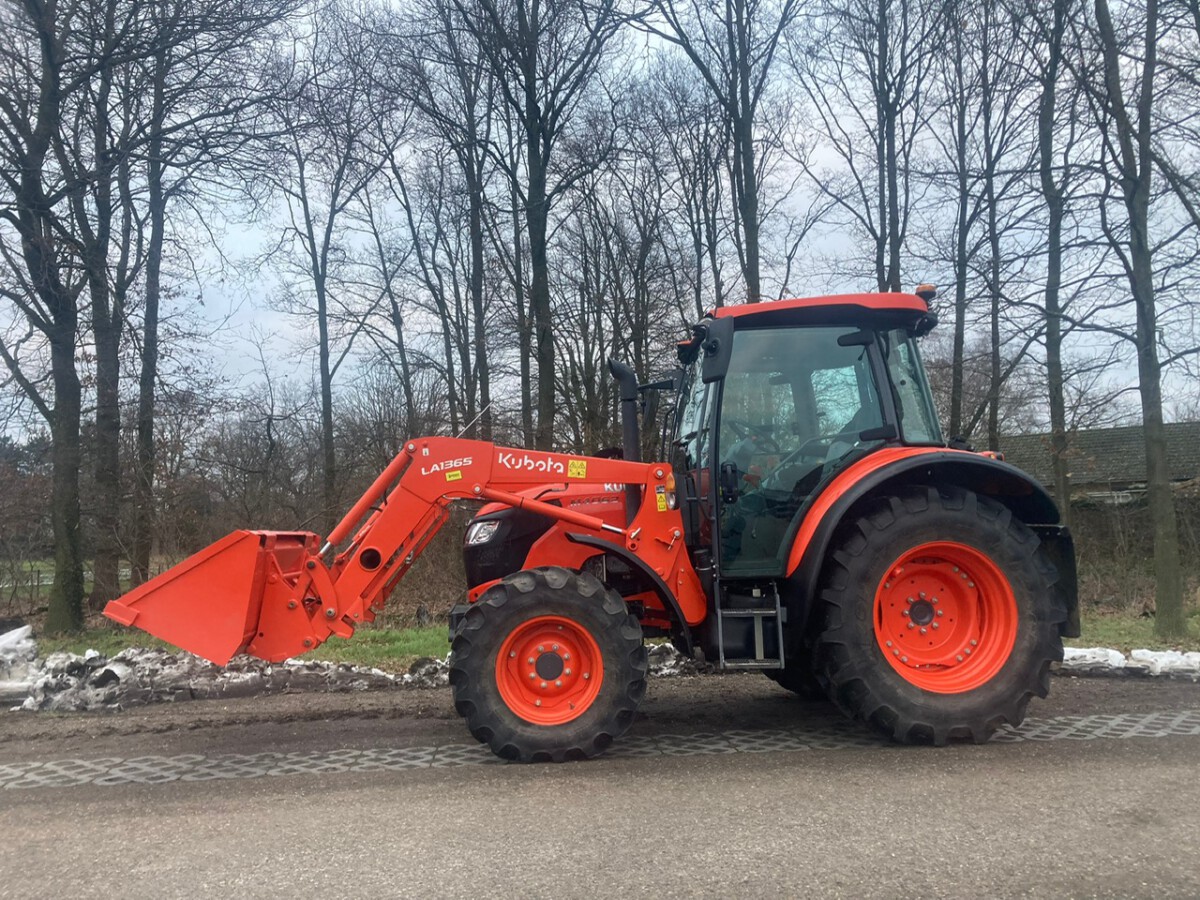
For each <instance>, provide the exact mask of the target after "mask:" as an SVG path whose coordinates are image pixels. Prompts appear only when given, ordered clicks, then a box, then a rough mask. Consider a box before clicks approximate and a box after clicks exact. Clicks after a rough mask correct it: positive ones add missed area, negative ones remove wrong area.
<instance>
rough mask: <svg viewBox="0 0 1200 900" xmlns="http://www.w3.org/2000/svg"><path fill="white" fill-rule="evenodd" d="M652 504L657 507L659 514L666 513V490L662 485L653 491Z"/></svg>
mask: <svg viewBox="0 0 1200 900" xmlns="http://www.w3.org/2000/svg"><path fill="white" fill-rule="evenodd" d="M654 493H655V497H654V503H655V505H656V506H657V507H658V511H659V512H666V511H667V489H666V487H664V486H663V485H661V484H660V485H659V486H658V487H656V488H655V489H654Z"/></svg>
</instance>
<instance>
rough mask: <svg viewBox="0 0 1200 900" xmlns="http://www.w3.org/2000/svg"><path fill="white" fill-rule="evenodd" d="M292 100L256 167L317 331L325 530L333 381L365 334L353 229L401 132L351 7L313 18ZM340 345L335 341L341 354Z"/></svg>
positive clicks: (331, 506)
mask: <svg viewBox="0 0 1200 900" xmlns="http://www.w3.org/2000/svg"><path fill="white" fill-rule="evenodd" d="M309 27H310V29H311V33H310V34H309V36H308V46H307V48H306V49H305V52H304V54H303V55H302V56H301V58H300V61H299V65H300V68H299V69H298V74H297V79H298V83H297V85H296V90H295V92H294V94H293V96H292V98H291V99H290V100H288V101H286V102H283V101H281V102H279V103H277V104H276V105H275V110H276V115H277V116H278V125H277V126H276V128H275V129H273V131H272V132H271V134H270V146H271V148H272V151H273V152H272V153H271V154H270V155H269V157H268V164H267V165H266V166H264V167H262V168H260V170H259V171H260V175H261V177H262V178H263V179H265V180H266V181H267V182H269V183H270V184H272V185H273V187H274V189H275V191H276V192H277V194H278V196H279V197H281V198H282V200H283V202H284V204H285V205H286V208H287V226H286V231H285V240H286V241H287V242H288V243H289V244H291V245H292V246H294V247H295V248H296V250H297V251H298V252H297V255H296V256H294V257H293V256H287V257H284V261H283V266H284V270H285V271H286V272H288V273H289V275H290V277H291V278H292V279H293V280H292V281H291V286H290V290H289V295H288V297H287V298H286V302H287V303H288V304H289V306H290V308H291V309H293V310H294V311H296V312H298V313H299V314H301V315H303V316H306V317H309V316H310V317H311V318H312V320H313V321H314V322H315V324H316V328H317V364H318V378H319V385H318V386H319V392H320V398H321V455H322V467H323V477H322V496H323V498H324V504H325V510H326V512H325V525H326V526H327V527H330V528H332V526H333V521H334V517H336V515H337V510H338V505H339V504H338V478H337V454H336V448H335V433H334V414H333V380H334V376H335V375H336V374H337V370H338V368H339V366H340V365H341V364H342V363H343V362H344V361H345V359H346V358H347V354H348V353H349V351H350V348H351V345H352V343H353V341H354V338H355V336H356V335H358V334H360V333H361V331H362V328H363V321H362V317H363V312H362V310H361V309H360V308H359V305H358V301H359V300H360V299H361V297H360V295H359V292H358V291H357V290H356V289H353V288H351V287H348V284H349V285H352V284H353V283H354V281H355V278H354V276H353V274H352V272H351V271H348V270H352V269H353V268H354V264H355V253H354V247H353V246H352V244H353V235H354V227H355V223H356V221H358V217H359V212H360V210H359V205H360V202H361V198H362V196H363V194H364V193H365V192H366V191H367V189H368V187H369V186H370V185H371V184H372V183H373V182H374V181H375V180H376V179H377V178H378V177H379V175H380V173H381V171H382V169H383V167H384V165H385V163H386V161H387V160H388V158H389V157H390V156H391V153H392V150H393V148H394V146H395V143H396V142H398V141H399V140H400V135H401V133H402V129H393V130H391V131H385V132H382V135H383V138H384V140H385V141H386V143H382V144H381V141H380V137H381V131H380V129H379V127H378V123H379V122H380V121H381V120H382V119H386V118H387V117H388V115H389V110H390V109H392V108H393V107H394V106H395V104H396V102H397V101H396V98H392V97H389V96H387V95H385V94H384V93H383V92H381V91H379V90H377V82H376V80H375V79H374V78H373V77H372V74H371V72H372V69H373V67H375V66H376V65H379V66H382V65H385V64H386V58H385V56H384V54H383V53H382V50H381V43H380V42H379V41H364V40H363V34H362V28H361V22H360V21H358V19H357V18H356V17H355V16H354V15H352V11H349V10H338V9H336V8H332V7H331V8H321V9H319V10H317V11H316V12H314V13H313V15H312V17H311V18H310V20H309ZM335 343H336V344H338V345H339V346H337V347H336V348H335Z"/></svg>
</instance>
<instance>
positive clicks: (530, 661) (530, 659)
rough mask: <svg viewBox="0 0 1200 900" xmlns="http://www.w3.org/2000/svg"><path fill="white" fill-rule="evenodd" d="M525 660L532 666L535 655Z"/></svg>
mask: <svg viewBox="0 0 1200 900" xmlns="http://www.w3.org/2000/svg"><path fill="white" fill-rule="evenodd" d="M525 662H527V663H529V665H531V666H532V665H533V657H532V656H531V657H529V658H528V659H527V660H525Z"/></svg>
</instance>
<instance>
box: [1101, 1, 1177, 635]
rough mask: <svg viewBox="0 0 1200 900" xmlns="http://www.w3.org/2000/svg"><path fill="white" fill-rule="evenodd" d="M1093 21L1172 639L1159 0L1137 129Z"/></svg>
mask: <svg viewBox="0 0 1200 900" xmlns="http://www.w3.org/2000/svg"><path fill="white" fill-rule="evenodd" d="M1096 21H1097V24H1098V25H1099V29H1100V37H1101V41H1102V43H1103V48H1104V74H1105V87H1106V90H1107V98H1108V102H1109V104H1110V108H1111V112H1112V122H1111V127H1112V128H1114V129H1115V130H1116V138H1117V146H1118V151H1117V152H1118V153H1119V160H1118V161H1117V165H1118V169H1119V174H1118V179H1119V181H1120V184H1121V190H1122V193H1123V195H1124V200H1125V209H1126V211H1127V212H1128V215H1129V261H1130V270H1129V281H1130V288H1131V289H1132V293H1133V302H1134V306H1135V308H1136V310H1137V333H1136V338H1137V358H1138V382H1139V383H1138V390H1139V393H1140V395H1141V400H1142V431H1143V434H1144V436H1145V442H1146V477H1147V494H1148V499H1149V504H1150V516H1151V518H1152V519H1153V520H1154V577H1155V590H1154V600H1155V621H1154V630H1155V632H1156V633H1157V634H1158V635H1159V636H1160V637H1179V636H1182V635H1184V634H1186V633H1187V623H1186V620H1185V618H1184V610H1183V578H1182V574H1181V572H1180V567H1179V526H1178V523H1177V521H1176V516H1175V502H1174V498H1173V497H1172V495H1171V481H1170V479H1171V474H1170V467H1169V466H1168V462H1167V442H1166V433H1165V430H1164V428H1163V415H1162V383H1161V379H1162V367H1161V365H1160V363H1159V360H1158V345H1157V343H1156V341H1157V339H1158V321H1157V311H1156V308H1155V302H1154V259H1153V246H1154V245H1153V243H1152V242H1151V240H1150V230H1149V222H1150V194H1151V190H1150V189H1151V175H1152V173H1153V160H1152V159H1151V151H1152V139H1153V135H1154V127H1153V126H1154V121H1153V101H1154V73H1155V66H1156V63H1157V56H1156V47H1157V39H1158V0H1148V2H1147V3H1146V33H1145V45H1144V48H1143V53H1144V55H1143V58H1142V73H1141V90H1140V93H1139V96H1138V102H1137V120H1136V124H1135V122H1134V120H1133V119H1132V118H1131V117H1130V114H1129V110H1128V107H1127V106H1126V104H1125V99H1124V94H1123V90H1122V85H1121V73H1122V69H1121V57H1120V51H1119V48H1118V44H1117V37H1116V32H1115V30H1114V28H1113V22H1112V15H1111V13H1110V12H1109V9H1108V0H1096ZM1135 141H1136V147H1137V149H1136V150H1135Z"/></svg>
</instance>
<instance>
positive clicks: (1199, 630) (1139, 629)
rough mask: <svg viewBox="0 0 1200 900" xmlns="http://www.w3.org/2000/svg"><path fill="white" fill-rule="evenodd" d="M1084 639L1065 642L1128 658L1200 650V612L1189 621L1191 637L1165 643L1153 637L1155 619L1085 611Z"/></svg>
mask: <svg viewBox="0 0 1200 900" xmlns="http://www.w3.org/2000/svg"><path fill="white" fill-rule="evenodd" d="M1082 626H1083V627H1082V631H1083V636H1082V637H1077V638H1069V639H1068V640H1066V641H1064V643H1065V644H1066V645H1067V646H1068V647H1112V648H1114V649H1116V650H1120V651H1121V652H1123V653H1125V654H1126V655H1128V653H1129V651H1130V650H1181V651H1184V652H1189V651H1200V611H1198V612H1193V613H1192V614H1191V615H1190V616H1189V618H1188V634H1187V636H1186V637H1183V638H1176V639H1171V640H1163V639H1162V638H1159V637H1157V636H1155V634H1154V619H1152V618H1149V617H1144V616H1131V615H1113V614H1106V613H1095V612H1090V613H1089V612H1085V613H1084V614H1083V622H1082Z"/></svg>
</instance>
